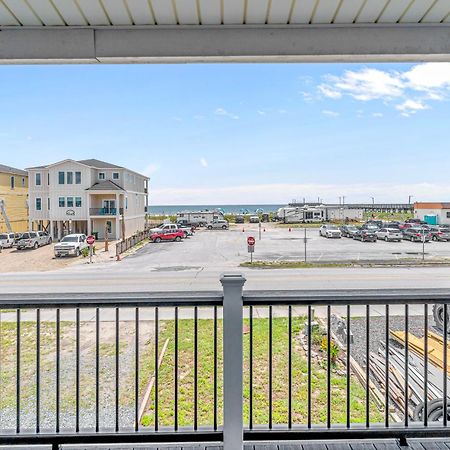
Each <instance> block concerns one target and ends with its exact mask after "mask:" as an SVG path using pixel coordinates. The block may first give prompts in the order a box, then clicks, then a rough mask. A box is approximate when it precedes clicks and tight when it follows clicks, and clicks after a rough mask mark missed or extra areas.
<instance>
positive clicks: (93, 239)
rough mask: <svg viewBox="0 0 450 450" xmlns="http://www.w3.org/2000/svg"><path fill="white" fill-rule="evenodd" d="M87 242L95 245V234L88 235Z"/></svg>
mask: <svg viewBox="0 0 450 450" xmlns="http://www.w3.org/2000/svg"><path fill="white" fill-rule="evenodd" d="M86 243H87V244H88V245H94V244H95V237H94V236H92V235H91V236H88V237H87V238H86Z"/></svg>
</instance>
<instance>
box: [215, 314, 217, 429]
mask: <svg viewBox="0 0 450 450" xmlns="http://www.w3.org/2000/svg"><path fill="white" fill-rule="evenodd" d="M214 430H217V306H214Z"/></svg>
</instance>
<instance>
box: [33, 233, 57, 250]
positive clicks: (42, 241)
mask: <svg viewBox="0 0 450 450" xmlns="http://www.w3.org/2000/svg"><path fill="white" fill-rule="evenodd" d="M36 233H37V235H38V237H39V246H40V247H42V246H43V245H49V244H51V243H52V241H53V239H52V237H51V236H50V235H49V234H48V233H45V232H44V231H36Z"/></svg>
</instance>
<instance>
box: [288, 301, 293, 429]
mask: <svg viewBox="0 0 450 450" xmlns="http://www.w3.org/2000/svg"><path fill="white" fill-rule="evenodd" d="M288 316H289V318H288V339H289V342H288V370H289V375H288V390H289V392H288V396H289V398H288V427H289V428H292V306H291V305H289V311H288Z"/></svg>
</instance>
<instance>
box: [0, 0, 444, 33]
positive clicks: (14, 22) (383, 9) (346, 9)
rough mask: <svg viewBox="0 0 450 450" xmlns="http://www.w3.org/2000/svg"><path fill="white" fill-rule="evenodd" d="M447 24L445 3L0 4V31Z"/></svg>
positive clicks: (217, 0) (83, 0)
mask: <svg viewBox="0 0 450 450" xmlns="http://www.w3.org/2000/svg"><path fill="white" fill-rule="evenodd" d="M354 23H356V24H395V23H406V24H419V23H421V24H440V23H450V0H0V26H2V27H20V26H24V27H28V26H33V27H35V26H52V27H53V26H55V27H64V26H93V27H97V26H111V25H114V26H133V25H151V26H158V25H246V24H249V25H265V24H269V25H289V24H293V25H296V24H354Z"/></svg>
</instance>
